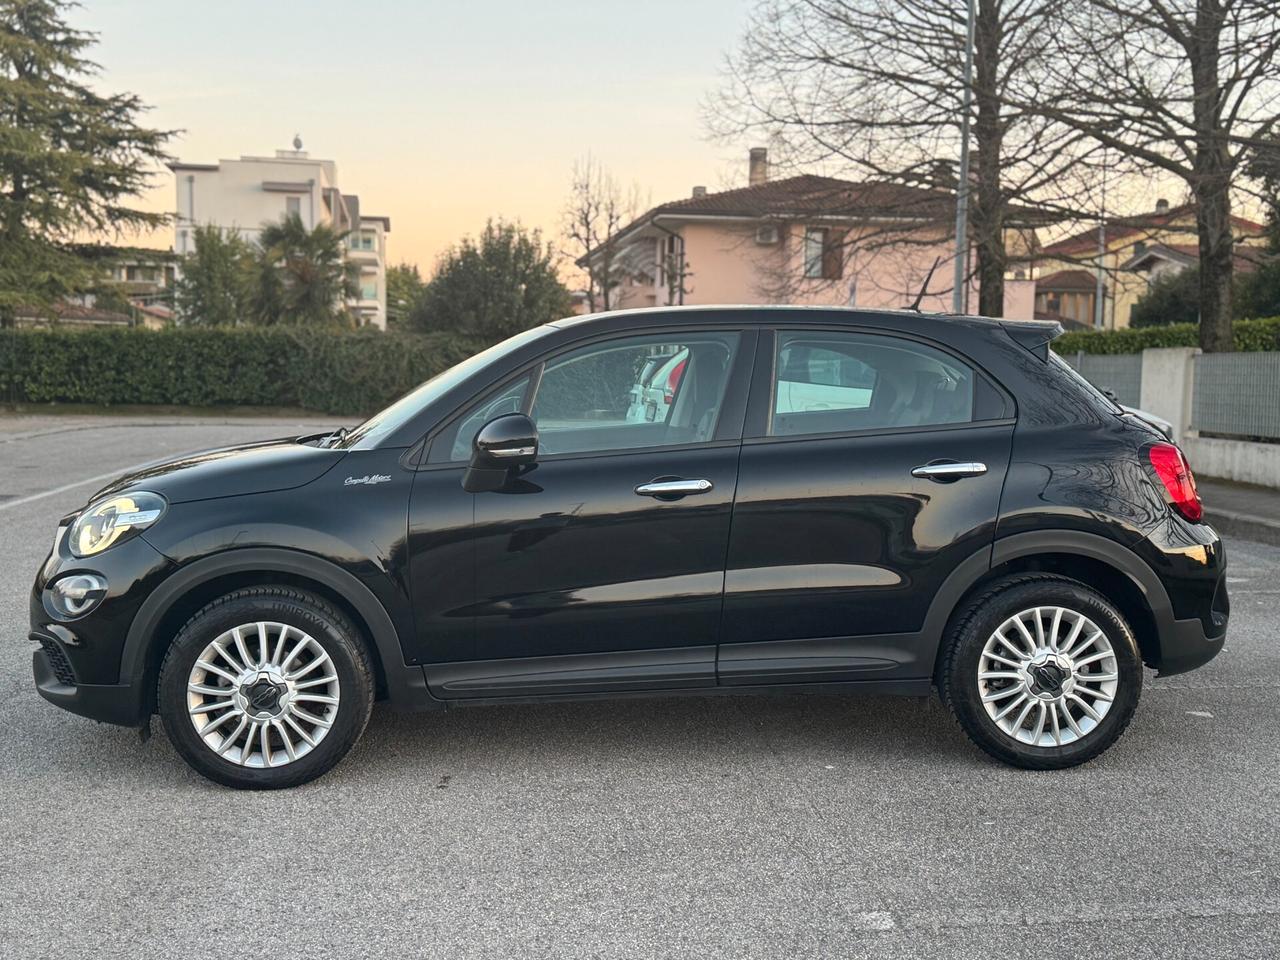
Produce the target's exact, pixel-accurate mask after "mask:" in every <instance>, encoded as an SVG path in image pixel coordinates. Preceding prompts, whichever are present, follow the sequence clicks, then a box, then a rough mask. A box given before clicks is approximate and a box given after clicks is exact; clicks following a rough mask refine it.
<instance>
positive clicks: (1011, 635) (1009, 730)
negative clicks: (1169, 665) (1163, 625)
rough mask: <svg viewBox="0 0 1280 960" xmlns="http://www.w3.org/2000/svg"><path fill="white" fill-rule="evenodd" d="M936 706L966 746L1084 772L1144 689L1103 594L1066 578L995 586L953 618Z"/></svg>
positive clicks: (1013, 580) (1033, 765) (1122, 625)
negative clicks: (947, 713)
mask: <svg viewBox="0 0 1280 960" xmlns="http://www.w3.org/2000/svg"><path fill="white" fill-rule="evenodd" d="M948 639H949V646H948V648H947V651H946V653H945V656H944V659H943V662H942V672H941V676H940V678H939V688H940V692H941V694H942V697H943V700H944V701H945V702H946V704H947V706H948V707H950V708H951V711H952V712H953V713H954V714H955V716H956V719H957V720H958V721H959V722H960V725H961V727H963V728H964V731H965V733H966V734H967V735H968V736H969V739H971V740H972V741H973V742H974V743H976V744H977V745H978V746H979V747H981V748H982V749H983V750H985V751H986V752H987V753H989V754H991V755H992V756H993V757H996V758H998V759H1000V760H1003V761H1005V762H1006V763H1010V764H1013V765H1014V766H1019V767H1027V768H1030V769H1037V770H1048V769H1057V768H1061V767H1070V766H1075V765H1076V764H1080V763H1085V762H1086V761H1089V760H1092V759H1093V758H1094V757H1096V756H1098V755H1099V754H1100V753H1102V752H1103V751H1104V750H1106V749H1107V748H1108V747H1109V746H1111V744H1113V743H1115V742H1116V740H1118V739H1119V738H1120V735H1121V734H1122V733H1124V730H1125V727H1127V726H1128V725H1129V721H1130V719H1132V717H1133V713H1134V710H1135V709H1136V708H1137V705H1138V696H1139V694H1140V692H1141V690H1142V660H1141V658H1140V657H1139V655H1138V647H1137V643H1136V642H1135V641H1134V638H1133V632H1132V631H1131V630H1130V628H1129V625H1128V623H1126V622H1125V619H1124V617H1123V616H1121V614H1120V612H1119V611H1118V610H1117V609H1116V608H1115V606H1114V605H1113V604H1112V603H1111V602H1110V601H1108V600H1107V599H1106V598H1105V597H1104V596H1102V594H1100V593H1098V592H1097V591H1095V590H1093V589H1092V588H1090V587H1087V586H1085V585H1084V584H1083V583H1079V582H1078V581H1075V580H1070V579H1067V578H1065V577H1059V576H1054V575H1050V574H1025V575H1019V576H1012V577H1007V578H1005V579H1003V580H999V581H997V582H995V583H993V584H992V585H991V586H990V587H989V588H988V589H986V590H984V591H983V592H982V593H981V594H980V595H979V596H977V597H976V598H974V599H973V600H972V601H971V602H970V603H969V604H968V605H967V606H966V608H965V610H964V611H962V612H961V614H960V616H959V617H958V618H957V619H956V621H955V625H954V627H953V628H952V630H951V633H950V636H949V638H948Z"/></svg>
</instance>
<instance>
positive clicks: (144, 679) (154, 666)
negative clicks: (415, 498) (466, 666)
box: [120, 547, 431, 717]
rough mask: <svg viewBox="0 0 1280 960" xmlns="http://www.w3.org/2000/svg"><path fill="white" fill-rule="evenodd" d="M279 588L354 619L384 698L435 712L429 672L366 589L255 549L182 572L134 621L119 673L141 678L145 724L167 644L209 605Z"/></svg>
mask: <svg viewBox="0 0 1280 960" xmlns="http://www.w3.org/2000/svg"><path fill="white" fill-rule="evenodd" d="M274 583H279V584H282V585H286V586H293V587H298V588H301V589H304V590H310V591H312V592H314V593H317V594H319V595H320V596H322V597H324V598H325V599H326V600H328V601H330V602H331V603H333V604H335V605H336V606H337V607H338V609H340V610H342V612H343V613H344V614H346V615H347V616H348V617H349V618H350V619H351V621H352V622H353V623H354V625H355V626H356V628H357V629H358V630H360V632H361V633H362V635H363V637H364V639H365V640H366V641H367V643H368V646H369V654H370V659H371V660H372V661H373V666H374V670H375V673H376V677H377V682H378V688H379V693H380V694H385V696H386V698H387V699H389V700H390V701H391V702H392V704H393V705H396V706H402V707H420V706H422V705H423V704H424V703H425V704H427V705H430V703H431V697H430V695H429V694H428V692H427V688H426V681H425V679H424V677H423V673H422V669H421V668H420V667H412V666H407V665H406V664H405V662H404V653H403V650H402V648H401V646H400V638H399V634H398V633H397V631H396V628H395V624H394V623H393V622H392V620H391V617H390V615H389V614H388V613H387V611H386V608H385V607H384V606H383V605H382V602H381V601H380V600H379V599H378V598H377V597H376V596H375V595H374V593H373V592H372V591H371V590H370V589H369V588H368V587H367V586H365V585H364V584H363V583H361V582H360V581H359V580H358V579H356V577H355V576H353V575H352V574H351V573H348V572H347V571H346V570H343V569H342V568H341V567H339V566H337V565H336V564H334V563H332V562H330V561H328V560H325V559H323V558H321V557H316V556H314V555H311V554H306V553H302V552H300V551H296V550H288V549H280V548H269V547H268V548H257V547H253V548H244V549H238V550H228V551H225V552H223V553H218V554H214V555H212V556H209V557H204V558H202V559H200V560H197V561H195V562H193V563H190V564H188V565H186V566H184V567H182V568H180V569H179V570H178V571H176V572H175V573H174V574H173V575H172V576H170V577H169V578H168V579H167V580H165V581H164V582H163V583H162V584H160V586H159V587H158V588H156V590H155V591H153V592H152V594H151V595H150V596H149V597H148V598H147V600H146V602H145V603H143V605H142V608H141V609H140V610H139V611H138V615H137V616H136V617H134V620H133V623H132V624H131V625H130V628H129V633H128V635H127V637H126V639H125V645H124V651H123V653H122V654H121V663H120V671H121V676H122V677H136V678H140V680H141V690H140V693H141V695H142V697H143V699H144V702H143V704H142V707H143V716H144V717H145V716H149V715H150V714H151V713H152V712H153V711H154V709H155V702H154V701H155V682H156V679H157V677H158V675H159V668H160V663H161V661H162V660H163V658H164V651H165V650H166V649H167V648H168V642H167V641H166V637H167V638H168V640H172V638H173V636H174V635H175V634H176V633H177V631H178V630H180V629H181V628H182V625H183V624H184V623H186V621H187V620H188V619H189V618H190V617H191V616H192V615H194V614H195V613H196V612H197V611H198V610H199V609H200V608H201V607H203V606H204V605H205V604H206V603H208V602H209V601H210V600H213V599H215V598H217V597H219V596H223V595H225V594H227V593H230V592H231V591H232V590H235V589H237V588H239V587H243V586H249V585H255V584H257V585H266V584H274ZM135 682H136V681H135Z"/></svg>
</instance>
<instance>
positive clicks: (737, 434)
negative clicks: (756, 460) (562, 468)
mask: <svg viewBox="0 0 1280 960" xmlns="http://www.w3.org/2000/svg"><path fill="white" fill-rule="evenodd" d="M762 332H763V331H762V328H761V327H760V326H758V325H751V324H745V323H718V324H708V325H706V326H702V325H699V326H696V327H695V326H690V325H688V324H683V325H677V324H664V325H662V326H660V327H652V328H648V329H645V330H642V331H635V330H631V331H627V332H620V331H617V330H614V331H610V332H607V333H600V334H597V335H595V336H592V337H586V338H583V339H581V340H575V341H573V342H571V343H566V344H563V345H561V346H559V347H556V348H554V349H553V350H552V351H550V352H548V353H545V354H543V355H542V356H540V357H537V358H535V359H533V360H530V361H529V362H528V363H525V364H523V365H522V366H520V367H519V368H517V369H516V370H514V371H512V372H511V373H509V374H508V375H507V376H505V377H503V378H502V379H501V380H499V381H497V382H495V383H491V384H488V385H486V386H485V387H484V389H483V390H481V391H477V392H476V393H474V394H472V395H471V396H470V397H469V398H468V399H467V400H466V401H465V402H464V403H462V404H460V405H459V406H458V407H456V408H455V409H453V410H451V411H450V412H449V414H448V415H447V416H445V417H444V418H443V419H442V420H441V421H440V422H439V424H437V425H436V426H435V427H434V428H432V429H431V431H430V432H428V433H427V434H426V436H425V437H424V438H423V439H422V441H420V442H421V443H422V447H421V452H420V453H419V455H418V457H417V461H418V462H417V464H416V466H414V467H413V469H415V470H456V469H459V468H461V467H465V466H466V465H467V462H468V461H466V460H445V461H440V462H436V463H430V462H428V461H429V460H430V458H431V448H432V445H433V444H434V443H435V441H436V439H437V438H438V437H439V436H440V435H441V434H443V433H444V432H445V431H447V430H448V429H449V428H450V427H451V426H452V425H453V423H454V422H455V421H457V420H458V419H459V418H461V417H463V416H465V415H466V413H467V411H468V410H470V409H471V408H472V407H473V406H474V405H475V404H476V403H480V402H483V399H484V398H487V397H490V396H493V395H495V394H496V393H498V392H500V391H502V390H505V389H506V388H507V387H509V386H510V385H511V384H513V383H515V382H516V381H517V380H520V379H522V378H523V377H525V376H529V375H530V374H531V373H532V379H531V380H530V383H529V390H528V392H527V393H526V394H525V399H524V402H523V403H522V404H521V411H520V412H521V413H523V414H525V415H526V416H528V415H529V412H530V411H531V410H532V409H533V403H534V401H535V400H536V399H537V395H538V390H539V389H540V388H541V386H542V376H543V374H544V373H545V372H546V368H547V364H549V363H554V362H555V361H556V360H558V359H560V358H561V357H563V356H567V355H568V354H570V353H576V352H577V351H579V350H582V349H584V348H586V347H590V346H594V345H595V344H597V343H607V342H608V341H610V340H634V339H637V338H640V337H650V336H652V337H654V338H661V337H663V336H664V335H667V334H675V335H681V336H686V337H687V336H689V335H691V334H693V335H696V334H716V333H736V334H737V335H738V349H737V354H736V356H735V357H734V360H733V364H732V366H731V367H730V369H729V378H728V382H727V383H726V384H725V389H724V399H723V400H722V401H721V410H720V416H719V418H718V419H717V421H716V430H715V435H714V436H713V437H712V438H711V439H710V440H705V441H702V442H701V443H675V444H663V445H661V446H656V445H655V446H648V447H637V448H635V449H629V450H588V451H578V452H574V453H548V454H543V453H541V452H539V454H538V462H539V463H542V462H547V463H554V462H558V461H561V460H584V459H593V458H595V457H615V456H640V455H644V454H649V453H668V452H678V451H681V450H706V449H711V448H718V447H725V446H739V445H741V443H742V440H743V430H744V428H745V424H746V419H747V403H748V399H749V397H750V391H751V387H752V382H751V377H752V375H753V370H754V367H755V361H756V357H757V356H758V353H757V351H758V350H759V342H760V339H761V336H762ZM415 447H416V445H415Z"/></svg>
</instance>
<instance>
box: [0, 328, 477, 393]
mask: <svg viewBox="0 0 1280 960" xmlns="http://www.w3.org/2000/svg"><path fill="white" fill-rule="evenodd" d="M484 346H485V344H482V343H477V342H475V341H472V340H467V339H463V338H460V337H458V336H455V335H452V334H402V333H379V332H377V331H361V332H354V333H313V332H308V331H305V330H298V329H282V328H280V329H273V328H269V327H268V328H261V327H259V328H245V329H238V330H210V329H194V328H185V329H184V328H176V329H169V330H159V331H147V330H121V329H115V330H110V329H108V330H59V329H56V328H55V329H52V330H0V402H3V401H8V402H10V403H56V402H61V403H84V404H94V405H99V406H103V405H111V404H174V405H181V406H197V407H216V406H224V405H243V406H270V407H302V408H304V409H309V410H318V411H323V412H325V413H334V414H344V415H350V414H366V413H371V412H373V411H374V410H377V409H379V408H380V407H383V406H385V405H386V404H387V403H389V402H391V401H392V400H394V399H395V398H396V397H398V396H400V395H401V394H403V393H405V392H406V391H408V390H410V389H412V388H413V387H415V386H416V385H417V384H419V383H421V382H422V381H424V380H427V379H429V378H430V377H433V376H435V375H436V374H437V373H439V372H440V371H441V370H444V369H446V368H448V367H450V366H452V365H453V364H455V363H457V362H458V361H459V360H462V359H465V358H466V357H468V356H470V355H471V354H473V353H475V352H476V351H478V350H480V349H482V348H483V347H484Z"/></svg>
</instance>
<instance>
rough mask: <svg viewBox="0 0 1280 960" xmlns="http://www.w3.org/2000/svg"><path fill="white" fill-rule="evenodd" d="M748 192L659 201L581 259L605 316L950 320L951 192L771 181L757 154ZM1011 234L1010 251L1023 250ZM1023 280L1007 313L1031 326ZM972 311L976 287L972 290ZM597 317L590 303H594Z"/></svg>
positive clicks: (1011, 293)
mask: <svg viewBox="0 0 1280 960" xmlns="http://www.w3.org/2000/svg"><path fill="white" fill-rule="evenodd" d="M749 169H750V176H749V183H748V185H747V186H746V187H742V188H739V189H736V190H727V191H724V192H720V193H708V192H707V190H706V189H705V188H704V187H694V189H693V194H692V196H690V197H688V198H686V199H683V200H675V201H672V202H669V203H663V204H660V205H659V206H656V207H654V208H653V209H652V210H649V211H648V212H647V213H645V214H644V215H643V216H641V217H639V218H637V219H636V220H635V221H633V222H632V223H630V224H629V225H627V226H626V227H625V228H624V229H623V230H622V231H620V232H619V233H618V234H617V235H616V237H615V238H614V241H613V243H612V244H611V245H609V246H608V247H607V248H606V247H604V246H602V247H600V248H597V249H596V250H594V251H592V252H591V253H590V254H588V255H587V256H586V257H584V258H583V259H582V260H580V261H579V266H582V267H584V268H585V267H590V269H592V270H593V271H594V272H595V273H596V274H597V276H603V275H605V274H607V275H608V276H609V277H610V278H611V285H612V287H613V290H612V294H611V301H612V302H611V304H610V306H611V308H614V309H624V310H625V309H631V308H635V307H650V306H659V305H664V304H677V303H684V304H711V303H742V304H748V303H786V304H811V305H839V306H858V307H870V308H889V309H899V308H903V307H906V306H908V305H910V304H911V302H912V301H914V300H915V297H916V295H917V293H919V291H920V289H921V287H922V285H923V284H924V282H925V277H926V276H927V275H928V273H929V270H930V268H931V267H932V266H933V265H934V263H935V261H938V263H937V269H936V271H934V274H933V277H932V279H931V280H930V282H929V287H928V292H927V293H926V295H925V297H924V298H923V300H922V301H921V304H920V306H921V309H923V310H932V311H944V312H949V311H950V309H951V285H952V279H951V278H952V274H953V265H952V264H953V256H954V252H953V246H952V239H951V237H952V234H953V231H954V216H955V195H954V194H952V193H950V192H948V191H944V190H933V189H925V188H920V187H910V186H903V185H899V184H891V183H876V182H868V183H857V182H853V181H849V180H839V179H835V178H832V177H821V176H814V175H809V174H806V175H802V176H795V177H787V178H785V179H780V180H772V179H770V178H769V164H768V155H767V153H766V151H765V150H764V149H763V148H755V149H753V150H752V151H751V156H750V164H749ZM1034 242H1035V238H1034V233H1033V231H1032V230H1031V229H1029V228H1028V229H1026V230H1025V231H1021V230H1011V231H1010V248H1011V252H1013V251H1017V252H1023V251H1029V250H1031V249H1033V244H1034ZM1030 276H1031V272H1030V270H1026V271H1024V272H1023V274H1022V275H1018V274H1015V273H1012V272H1011V274H1010V275H1009V276H1008V277H1007V278H1006V281H1005V310H1004V315H1005V316H1006V317H1015V318H1026V319H1030V318H1031V317H1032V316H1033V313H1034V299H1035V282H1034V281H1033V280H1032V279H1030ZM970 303H971V304H974V305H976V303H977V291H976V288H975V289H973V290H971V291H970ZM597 309H599V304H597Z"/></svg>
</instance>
